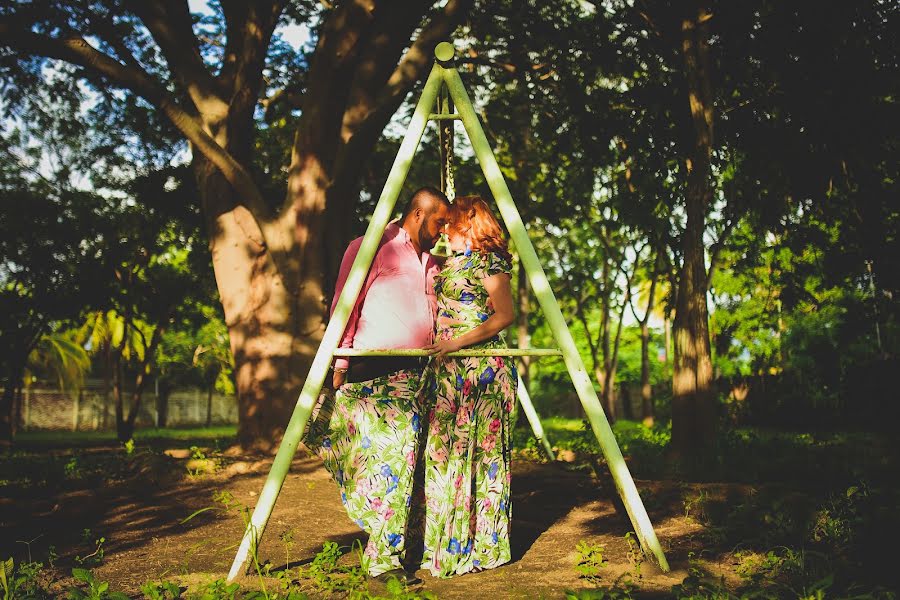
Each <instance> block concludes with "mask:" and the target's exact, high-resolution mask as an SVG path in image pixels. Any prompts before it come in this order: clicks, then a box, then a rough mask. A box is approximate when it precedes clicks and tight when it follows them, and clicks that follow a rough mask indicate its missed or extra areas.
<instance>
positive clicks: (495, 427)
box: [488, 419, 500, 433]
mask: <svg viewBox="0 0 900 600" xmlns="http://www.w3.org/2000/svg"><path fill="white" fill-rule="evenodd" d="M488 429H489V430H490V432H491V433H497V432H498V431H500V419H494V420H493V421H491V424H490V425H488Z"/></svg>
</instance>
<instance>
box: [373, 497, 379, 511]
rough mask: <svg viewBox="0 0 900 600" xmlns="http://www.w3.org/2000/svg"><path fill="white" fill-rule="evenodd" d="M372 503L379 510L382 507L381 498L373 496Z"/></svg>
mask: <svg viewBox="0 0 900 600" xmlns="http://www.w3.org/2000/svg"><path fill="white" fill-rule="evenodd" d="M371 504H372V508H374V509H375V510H378V509H379V508H381V498H372V501H371Z"/></svg>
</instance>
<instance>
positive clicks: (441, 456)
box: [429, 448, 447, 464]
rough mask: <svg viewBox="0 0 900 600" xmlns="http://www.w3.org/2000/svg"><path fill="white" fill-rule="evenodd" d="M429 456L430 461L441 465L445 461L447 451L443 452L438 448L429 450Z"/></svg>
mask: <svg viewBox="0 0 900 600" xmlns="http://www.w3.org/2000/svg"><path fill="white" fill-rule="evenodd" d="M429 454H430V455H431V460H433V461H434V462H436V463H441V464H443V463H444V461H446V460H447V451H446V450H444V449H443V448H438V449H437V450H431V451H429Z"/></svg>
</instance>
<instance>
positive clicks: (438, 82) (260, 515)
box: [228, 42, 669, 581]
mask: <svg viewBox="0 0 900 600" xmlns="http://www.w3.org/2000/svg"><path fill="white" fill-rule="evenodd" d="M453 56H454V49H453V45H452V44H450V43H449V42H442V43H440V44H438V46H437V48H436V49H435V59H436V60H435V64H434V66H433V67H432V69H431V73H430V74H429V76H428V79H427V81H426V82H425V87H424V89H423V90H422V96H421V97H420V99H419V103H418V105H417V106H416V109H415V112H414V113H413V116H412V119H411V120H410V123H409V128H408V129H407V132H406V136H405V137H404V138H403V142H402V143H401V145H400V150H399V151H398V153H397V157H396V159H394V164H393V165H392V166H391V171H390V173H389V174H388V178H387V181H386V182H385V185H384V190H383V191H382V192H381V196H380V197H379V199H378V203H377V204H376V206H375V211H374V212H373V214H372V219H371V221H370V222H369V226H368V228H367V229H366V233H365V235H364V236H363V240H362V244H361V246H360V248H359V252H358V254H357V255H356V259H355V260H354V261H353V265H352V267H351V268H350V274H349V276H348V277H347V281H346V283H345V284H344V289H343V291H342V292H341V295H340V297H339V298H338V301H337V304H336V306H335V307H334V311H333V313H332V315H331V320H330V321H329V323H328V327H326V329H325V334H324V336H323V338H322V343H321V344H320V346H319V349H318V351H317V352H316V356H315V358H314V359H313V362H312V365H311V366H310V368H309V374H308V375H307V376H306V381H305V383H304V384H303V389H302V390H301V391H300V396H299V398H298V399H297V404H296V406H295V407H294V412H293V414H292V415H291V419H290V421H289V422H288V425H287V427H286V429H285V432H284V437H283V438H282V441H281V445H280V446H279V448H278V452H277V453H276V455H275V459H274V461H273V463H272V469H271V470H270V471H269V475H268V477H267V478H266V482H265V484H264V485H263V489H262V492H261V493H260V495H259V501H258V502H257V503H256V508H255V509H254V511H253V515H252V516H251V518H250V522H249V523H248V525H247V529H246V531H245V532H244V537H243V539H242V540H241V544H240V546H239V547H238V551H237V555H236V556H235V558H234V562H233V563H232V565H231V570H230V571H229V573H228V581H231V580H233V579H234V578H235V577H237V576H238V575H239V574H240V571H241V569H242V568H243V566H244V564H245V563H246V562H247V557H248V554H249V552H250V551H251V550H252V551H254V552H255V550H256V548H257V546H258V542H259V540H260V538H261V537H262V535H263V533H264V531H265V528H266V524H267V522H268V520H269V517H270V516H271V514H272V509H273V508H274V506H275V501H276V499H277V498H278V494H279V492H280V491H281V486H282V485H283V484H284V480H285V477H286V476H287V473H288V469H289V468H290V464H291V461H292V459H293V457H294V453H295V452H296V451H297V445H298V444H299V443H300V440H301V438H302V437H303V433H304V431H305V429H306V425H307V421H308V420H309V417H310V414H311V412H312V410H313V407H314V406H315V404H316V400H317V398H318V396H319V393H320V392H321V390H322V385H323V384H324V382H325V377H326V375H327V374H328V368H329V365H330V364H331V362H332V360H333V359H334V357H335V356H351V355H360V354H363V353H365V354H367V355H375V354H392V355H397V354H403V355H423V354H424V352H423V351H421V350H416V349H408V350H400V351H397V350H395V351H371V350H367V351H360V350H355V351H354V350H340V351H338V350H337V346H338V343H339V341H340V338H341V335H342V334H343V332H344V328H345V327H346V326H347V321H348V320H349V316H350V310H351V308H352V307H353V305H354V304H355V303H356V299H357V297H358V296H359V292H360V290H361V289H362V286H363V283H364V281H365V278H366V275H367V274H368V271H369V267H370V266H371V264H372V260H373V258H374V256H375V252H376V251H377V249H378V243H379V241H380V239H381V236H382V233H383V232H384V228H385V227H386V226H387V224H388V221H389V219H390V217H391V214H392V212H393V210H394V205H395V204H396V203H397V197H398V196H399V195H400V190H401V188H402V187H403V182H404V181H405V180H406V175H407V173H408V172H409V168H410V165H411V163H412V159H413V155H414V154H415V151H416V148H417V147H418V145H419V141H420V140H421V139H422V134H423V133H424V131H425V127H426V126H427V125H428V122H429V120H438V121H439V120H442V119H447V118H450V119H458V120H460V121H462V123H463V126H464V128H465V130H466V133H467V134H468V137H469V141H470V143H471V145H472V148H473V150H474V151H475V156H476V157H477V158H478V161H479V163H480V164H481V168H482V170H483V171H484V175H485V179H486V180H487V183H488V186H489V187H490V189H491V192H492V193H493V195H494V200H495V201H496V203H497V207H498V208H499V210H500V215H501V216H502V218H503V220H504V222H505V223H506V227H507V229H508V231H509V235H510V238H511V239H512V242H513V244H514V246H515V249H516V252H517V253H518V255H519V260H520V261H521V264H522V267H523V268H524V269H525V272H526V273H527V275H528V282H529V283H530V284H531V288H532V290H533V291H534V294H535V296H536V297H537V299H538V303H539V304H540V306H541V309H542V310H543V313H544V318H546V319H547V321H548V324H549V325H550V329H551V331H553V335H554V338H555V339H556V342H557V344H558V345H559V348H560V351H561V354H562V356H563V360H564V361H565V364H566V368H567V369H568V371H569V375H570V377H571V378H572V383H573V384H574V385H575V390H576V392H577V393H578V398H579V399H580V400H581V404H582V406H583V407H584V410H585V413H586V414H587V418H588V421H589V422H590V424H591V428H592V429H593V431H594V435H596V436H597V440H598V441H599V442H600V449H601V450H602V452H603V456H604V457H605V458H606V462H607V464H608V465H609V471H610V474H611V475H612V478H613V481H614V482H615V485H616V489H617V490H618V492H619V495H620V496H621V498H622V501H623V503H624V505H625V509H626V511H627V512H628V516H629V518H630V519H631V524H632V526H633V527H634V531H635V533H636V534H637V538H638V540H639V542H640V544H641V548H642V549H643V551H644V553H645V554H647V555H648V556H649V557H650V558H651V559H653V560H654V562H656V563H657V564H658V565H659V567H660V568H661V569H662V570H663V571H668V570H669V564H668V562H667V561H666V557H665V555H664V554H663V551H662V548H661V546H660V544H659V540H658V539H657V537H656V532H654V530H653V526H652V525H651V524H650V519H649V517H648V516H647V511H646V510H645V508H644V505H643V503H642V502H641V498H640V496H639V495H638V491H637V488H636V487H635V485H634V480H633V479H632V478H631V473H630V472H629V471H628V467H627V465H626V464H625V459H624V458H623V457H622V452H621V451H620V450H619V446H618V444H617V443H616V439H615V437H614V436H613V432H612V429H611V428H610V426H609V422H608V421H607V419H606V415H605V414H604V413H603V408H602V407H601V405H600V400H599V399H598V398H597V393H596V391H595V390H594V386H593V384H592V383H591V380H590V377H589V376H588V373H587V370H586V369H585V367H584V362H583V361H582V359H581V355H580V354H579V353H578V349H577V348H576V346H575V341H574V340H573V339H572V334H571V333H570V332H569V328H568V326H567V325H566V321H565V319H564V318H563V315H562V312H561V311H560V309H559V304H558V303H557V301H556V297H555V296H554V294H553V291H552V290H551V288H550V284H549V282H548V281H547V276H546V274H545V273H544V269H543V267H542V266H541V263H540V261H539V260H538V257H537V254H536V253H535V251H534V246H532V244H531V241H530V240H529V238H528V233H527V232H526V231H525V225H524V224H523V223H522V218H521V217H520V216H519V211H518V210H517V209H516V204H515V202H514V201H513V199H512V195H511V194H510V192H509V187H508V186H507V185H506V180H505V179H504V178H503V175H502V173H501V172H500V167H499V166H498V165H497V160H496V159H495V158H494V153H493V151H492V150H491V147H490V144H489V143H488V140H487V137H486V136H485V134H484V130H483V129H482V128H481V123H480V122H479V120H478V116H477V115H476V114H475V109H474V108H473V106H472V102H471V100H470V99H469V96H468V93H467V92H466V89H465V87H464V86H463V83H462V79H461V78H460V76H459V73H458V72H457V71H456V69H455V68H454V67H453V64H452V62H453ZM442 86H446V90H447V92H448V93H449V96H450V98H451V99H452V101H453V103H454V104H455V106H456V113H455V114H453V115H448V114H446V113H444V114H432V110H433V109H434V108H435V106H436V102H437V99H438V94H439V92H440V91H441V87H442ZM438 113H440V110H438ZM478 352H479V350H462V351H460V352H457V353H453V355H457V356H466V355H468V356H472V355H475V354H477V353H478ZM481 352H483V351H481ZM490 352H491V354H492V355H494V354H499V352H498V351H497V350H491V351H490ZM503 353H504V354H506V355H523V354H551V353H552V354H559V353H560V352H558V351H549V352H548V351H529V350H527V349H526V350H522V349H510V350H507V351H505V352H503ZM520 387H521V382H520ZM519 400H520V402H521V403H522V406H523V408H524V409H525V410H526V413H527V414H528V417H529V421H531V422H532V426H533V427H534V424H535V423H537V427H535V435H536V436H537V437H538V438H539V439H540V440H541V441H544V440H543V433H542V432H541V430H540V421H539V420H538V419H537V415H536V414H535V413H534V409H533V407H531V403H530V401H528V400H527V396H522V395H521V394H520V395H519Z"/></svg>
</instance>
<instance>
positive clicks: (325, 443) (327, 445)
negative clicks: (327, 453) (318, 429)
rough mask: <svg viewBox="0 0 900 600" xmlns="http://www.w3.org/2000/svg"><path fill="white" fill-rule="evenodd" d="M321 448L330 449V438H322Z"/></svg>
mask: <svg viewBox="0 0 900 600" xmlns="http://www.w3.org/2000/svg"><path fill="white" fill-rule="evenodd" d="M322 447H323V448H331V438H324V439H323V440H322Z"/></svg>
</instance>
